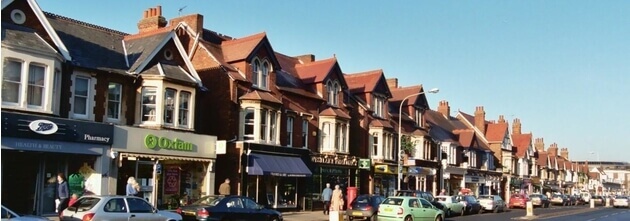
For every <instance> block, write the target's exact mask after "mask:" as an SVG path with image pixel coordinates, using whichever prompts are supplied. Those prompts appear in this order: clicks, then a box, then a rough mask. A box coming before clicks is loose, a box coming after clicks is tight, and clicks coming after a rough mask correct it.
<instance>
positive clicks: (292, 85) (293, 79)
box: [276, 52, 324, 101]
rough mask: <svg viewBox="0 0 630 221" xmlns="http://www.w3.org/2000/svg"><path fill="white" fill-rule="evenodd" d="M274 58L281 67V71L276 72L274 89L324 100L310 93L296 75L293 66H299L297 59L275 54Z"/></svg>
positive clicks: (307, 87) (312, 92)
mask: <svg viewBox="0 0 630 221" xmlns="http://www.w3.org/2000/svg"><path fill="white" fill-rule="evenodd" d="M276 58H278V63H279V64H280V66H282V70H281V71H278V72H276V87H278V89H279V90H281V91H285V92H289V93H293V94H296V95H301V96H305V97H308V98H313V99H317V100H321V101H324V98H322V97H321V96H320V95H318V94H317V93H316V92H314V91H312V88H311V87H309V86H307V85H306V84H304V82H302V80H301V79H300V78H299V76H298V75H297V71H296V69H295V66H296V65H298V64H300V61H299V60H298V59H296V58H293V57H290V56H287V55H284V54H281V53H277V52H276ZM309 89H310V90H309Z"/></svg>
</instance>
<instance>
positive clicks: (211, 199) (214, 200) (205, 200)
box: [192, 196, 223, 206]
mask: <svg viewBox="0 0 630 221" xmlns="http://www.w3.org/2000/svg"><path fill="white" fill-rule="evenodd" d="M221 199H223V197H220V196H204V197H201V199H199V200H197V201H196V202H194V203H193V204H192V205H198V206H216V205H217V204H218V203H219V202H220V201H221Z"/></svg>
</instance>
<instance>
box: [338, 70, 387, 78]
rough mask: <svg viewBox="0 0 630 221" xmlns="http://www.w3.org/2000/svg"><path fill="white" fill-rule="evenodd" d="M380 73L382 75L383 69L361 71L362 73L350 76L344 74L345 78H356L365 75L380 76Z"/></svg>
mask: <svg viewBox="0 0 630 221" xmlns="http://www.w3.org/2000/svg"><path fill="white" fill-rule="evenodd" d="M380 73H383V69H376V70H370V71H363V72H358V73H351V74H345V75H346V76H350V77H358V76H365V75H371V74H380Z"/></svg>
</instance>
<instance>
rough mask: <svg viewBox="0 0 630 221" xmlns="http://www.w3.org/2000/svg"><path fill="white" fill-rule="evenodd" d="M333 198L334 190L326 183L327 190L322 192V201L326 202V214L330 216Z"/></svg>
mask: <svg viewBox="0 0 630 221" xmlns="http://www.w3.org/2000/svg"><path fill="white" fill-rule="evenodd" d="M331 198H332V189H331V188H330V183H326V188H324V191H323V192H322V200H323V201H324V214H328V213H329V212H330V199H331Z"/></svg>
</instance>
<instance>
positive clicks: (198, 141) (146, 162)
mask: <svg viewBox="0 0 630 221" xmlns="http://www.w3.org/2000/svg"><path fill="white" fill-rule="evenodd" d="M114 134H115V135H118V136H119V137H118V138H115V139H114V144H113V145H112V152H113V153H114V154H116V155H117V157H116V159H117V165H115V167H116V168H115V171H117V173H116V174H117V175H114V177H113V179H115V180H116V181H115V182H116V185H115V186H116V190H112V192H115V193H116V194H118V195H125V187H126V185H127V181H128V179H129V177H134V178H135V179H136V181H137V182H138V184H139V185H140V192H139V193H138V195H137V196H139V197H143V198H145V199H147V201H149V202H151V203H152V204H153V205H155V206H157V207H158V208H162V209H175V208H177V207H178V206H179V205H180V204H187V203H190V202H192V201H195V200H197V199H199V198H200V197H201V196H204V195H208V194H212V193H213V191H212V190H214V177H215V176H214V163H215V160H216V153H215V144H216V140H217V139H216V136H210V135H200V134H194V133H186V132H179V131H173V130H151V129H144V128H137V127H126V126H116V127H114ZM112 182H114V181H112Z"/></svg>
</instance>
